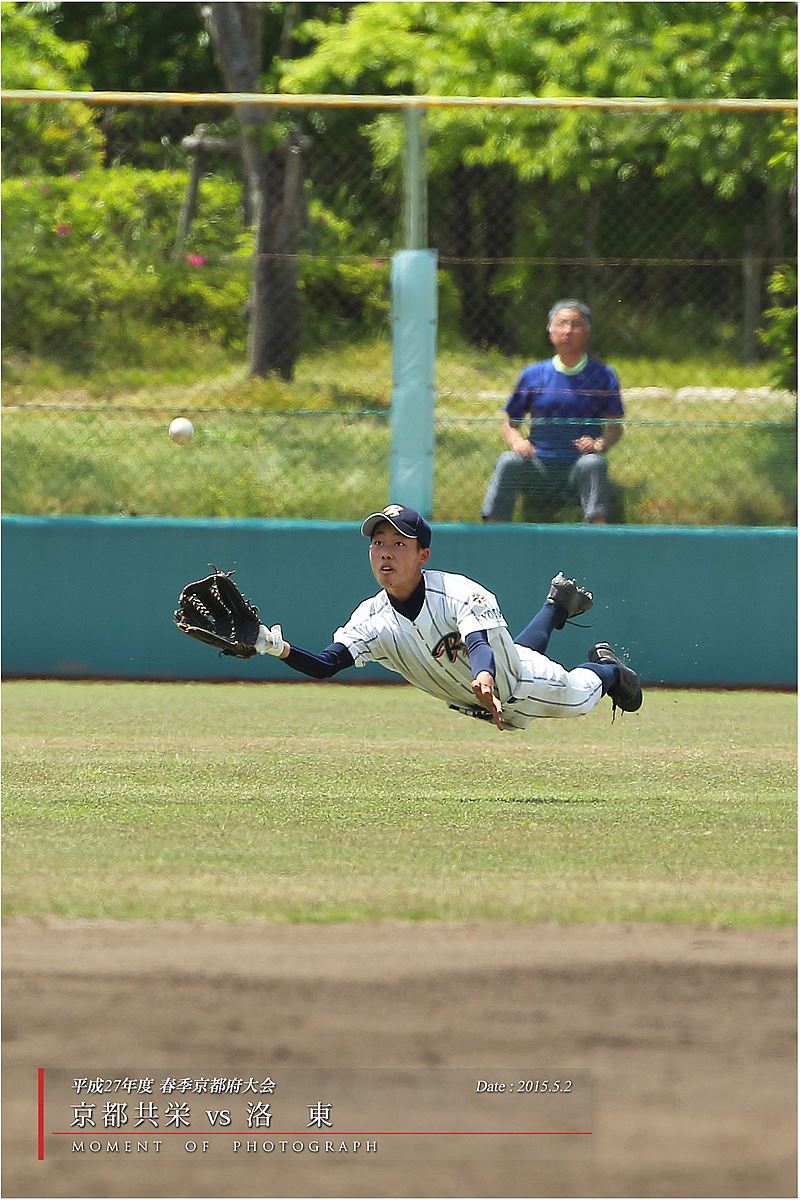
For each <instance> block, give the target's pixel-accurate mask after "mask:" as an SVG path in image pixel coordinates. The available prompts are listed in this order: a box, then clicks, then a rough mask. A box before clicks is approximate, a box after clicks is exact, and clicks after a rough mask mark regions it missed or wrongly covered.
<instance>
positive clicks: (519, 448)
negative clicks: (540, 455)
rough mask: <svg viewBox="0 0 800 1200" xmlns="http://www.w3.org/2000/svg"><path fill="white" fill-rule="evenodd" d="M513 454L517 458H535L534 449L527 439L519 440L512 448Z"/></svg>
mask: <svg viewBox="0 0 800 1200" xmlns="http://www.w3.org/2000/svg"><path fill="white" fill-rule="evenodd" d="M514 453H515V454H516V456H517V458H535V457H536V447H535V446H534V444H533V442H532V441H530V440H529V439H528V438H520V439H519V441H518V442H517V443H516V444H515V446H514Z"/></svg>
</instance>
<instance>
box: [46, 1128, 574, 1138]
mask: <svg viewBox="0 0 800 1200" xmlns="http://www.w3.org/2000/svg"><path fill="white" fill-rule="evenodd" d="M50 1132H51V1134H52V1135H53V1137H91V1138H101V1137H130V1138H134V1137H135V1138H143V1137H191V1138H197V1137H200V1138H203V1137H246V1138H259V1137H262V1138H263V1137H265V1138H267V1139H268V1140H272V1139H273V1138H278V1137H315V1138H318V1137H322V1136H325V1137H326V1138H337V1137H591V1136H592V1131H591V1129H325V1130H318V1131H317V1132H316V1133H309V1131H308V1130H307V1129H225V1130H222V1129H201V1130H199V1131H197V1130H190V1129H169V1130H167V1129H164V1130H156V1131H154V1132H151V1131H148V1130H136V1129H90V1130H86V1129H52V1130H51V1131H50Z"/></svg>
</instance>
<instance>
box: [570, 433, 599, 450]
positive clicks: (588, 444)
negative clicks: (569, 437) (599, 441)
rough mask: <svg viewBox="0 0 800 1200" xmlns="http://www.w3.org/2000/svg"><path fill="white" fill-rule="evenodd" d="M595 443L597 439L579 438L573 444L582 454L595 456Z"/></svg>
mask: <svg viewBox="0 0 800 1200" xmlns="http://www.w3.org/2000/svg"><path fill="white" fill-rule="evenodd" d="M594 443H595V439H594V438H593V437H579V438H575V441H574V442H573V443H572V444H573V446H574V447H575V449H576V450H578V451H579V452H580V453H581V454H594V453H595V445H594Z"/></svg>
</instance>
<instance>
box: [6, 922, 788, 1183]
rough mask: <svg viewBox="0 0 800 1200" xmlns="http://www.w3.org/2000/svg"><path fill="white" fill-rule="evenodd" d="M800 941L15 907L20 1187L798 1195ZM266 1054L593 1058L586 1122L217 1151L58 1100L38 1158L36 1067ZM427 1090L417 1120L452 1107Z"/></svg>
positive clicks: (228, 1061) (125, 1065)
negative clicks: (562, 1134) (100, 1144)
mask: <svg viewBox="0 0 800 1200" xmlns="http://www.w3.org/2000/svg"><path fill="white" fill-rule="evenodd" d="M795 945H796V943H795V933H794V931H793V930H761V931H748V930H719V931H716V930H705V929H693V928H685V927H674V926H673V927H663V926H654V925H626V926H608V925H606V926H598V927H589V926H582V927H568V928H567V927H565V928H560V927H555V926H539V925H537V926H512V925H484V924H458V925H437V924H397V923H380V924H360V925H340V926H275V925H266V924H265V925H255V924H249V925H244V926H235V927H224V926H210V925H188V924H180V923H177V922H176V923H169V922H168V923H164V924H161V925H150V924H146V923H144V922H131V923H120V922H110V921H108V922H66V921H57V920H50V919H48V920H46V921H33V920H27V919H15V920H9V921H7V922H6V923H5V925H4V992H3V999H4V1009H5V1022H4V1035H5V1049H4V1072H3V1092H4V1107H3V1113H4V1118H5V1120H4V1123H3V1151H4V1153H3V1195H4V1196H7V1197H11V1196H48V1197H49V1196H91V1197H99V1196H170V1197H171V1196H320V1197H322V1196H377V1197H383V1196H386V1197H390V1196H391V1197H394V1196H408V1197H411V1196H414V1197H419V1196H442V1197H445V1196H448V1197H449V1196H508V1197H511V1196H530V1197H532V1196H537V1197H538V1196H604V1197H605V1196H620V1197H622V1196H635V1195H639V1196H687V1197H688V1196H790V1195H792V1196H793V1195H795V1194H796V1183H795V1129H796V1109H795V1095H796V1078H795V978H796V966H795V964H796V957H795ZM254 1065H255V1066H257V1067H258V1068H259V1069H261V1068H263V1067H264V1066H265V1065H267V1066H268V1067H269V1069H270V1071H271V1072H272V1073H274V1074H276V1075H277V1074H278V1073H280V1072H281V1071H289V1070H290V1069H292V1068H307V1067H325V1068H330V1069H331V1071H332V1073H333V1076H332V1077H334V1078H335V1070H336V1069H337V1068H345V1067H346V1068H359V1067H365V1068H366V1067H369V1068H372V1069H383V1068H386V1069H387V1070H388V1069H390V1068H398V1067H402V1068H406V1067H419V1068H429V1069H430V1070H432V1071H435V1070H438V1069H440V1068H449V1067H469V1068H474V1069H475V1070H476V1071H479V1072H480V1073H487V1074H488V1073H489V1072H492V1071H494V1072H497V1071H498V1070H500V1069H508V1070H510V1071H513V1072H517V1071H519V1072H520V1073H522V1072H527V1071H529V1070H531V1069H534V1068H537V1067H545V1066H547V1067H556V1066H564V1067H565V1068H567V1067H568V1068H570V1069H574V1070H580V1069H584V1070H588V1071H589V1072H590V1073H591V1094H592V1109H591V1119H592V1128H591V1135H592V1136H591V1142H590V1143H589V1142H585V1143H584V1144H585V1145H586V1146H587V1151H588V1152H587V1153H586V1154H585V1155H584V1156H578V1157H571V1156H570V1154H569V1153H567V1152H566V1151H565V1152H564V1153H563V1154H562V1153H560V1151H558V1150H555V1149H554V1150H553V1152H552V1153H550V1154H544V1153H543V1154H542V1155H541V1157H540V1158H538V1159H535V1160H529V1161H523V1160H522V1159H519V1158H517V1159H515V1160H506V1161H504V1160H499V1161H488V1160H487V1161H480V1160H479V1161H471V1162H466V1161H462V1160H458V1159H455V1160H453V1161H450V1162H438V1161H432V1160H430V1159H426V1160H423V1158H422V1157H418V1158H416V1159H415V1160H412V1161H403V1160H402V1158H400V1157H391V1156H387V1157H383V1156H382V1153H379V1154H377V1155H373V1156H371V1157H365V1156H363V1155H361V1156H358V1155H355V1154H352V1153H350V1154H336V1155H329V1156H323V1155H322V1154H320V1155H317V1156H316V1157H313V1158H312V1157H311V1156H309V1155H308V1154H307V1153H306V1154H300V1155H286V1154H284V1155H283V1156H279V1155H278V1154H269V1155H265V1154H263V1153H252V1154H248V1155H245V1154H241V1155H239V1156H237V1157H235V1158H234V1157H232V1156H231V1155H230V1154H226V1153H223V1151H222V1149H221V1147H222V1145H223V1143H224V1142H225V1138H222V1137H221V1138H220V1139H219V1141H218V1142H216V1143H215V1144H214V1145H213V1146H212V1151H211V1152H209V1153H208V1154H206V1155H202V1154H200V1153H199V1152H198V1153H197V1154H194V1155H189V1154H185V1153H184V1154H183V1155H182V1156H181V1155H179V1154H178V1153H177V1152H172V1153H170V1154H165V1155H164V1156H163V1157H162V1158H160V1159H159V1158H155V1157H154V1156H153V1155H152V1154H149V1153H148V1154H136V1153H130V1154H126V1155H119V1154H108V1153H97V1154H95V1155H88V1154H86V1153H69V1152H68V1150H69V1148H68V1146H67V1143H68V1142H69V1141H70V1139H69V1138H67V1137H64V1138H62V1139H61V1140H60V1141H59V1140H58V1139H57V1138H56V1137H51V1136H50V1134H51V1132H52V1128H53V1126H52V1125H51V1122H61V1125H60V1127H61V1128H62V1129H65V1128H66V1125H65V1124H64V1122H65V1120H66V1118H65V1116H64V1115H62V1114H57V1113H55V1112H54V1111H53V1108H52V1105H51V1106H50V1108H46V1110H45V1113H46V1116H45V1138H44V1145H45V1151H46V1152H45V1158H44V1161H43V1162H39V1161H37V1091H36V1087H37V1068H40V1067H44V1068H45V1069H46V1077H48V1078H49V1077H50V1076H51V1075H54V1074H57V1073H58V1069H59V1068H63V1069H65V1070H66V1071H68V1072H70V1073H71V1074H76V1075H79V1074H82V1075H89V1076H91V1075H93V1074H97V1073H98V1072H103V1071H107V1070H113V1069H114V1068H117V1069H119V1070H126V1071H130V1070H131V1069H132V1068H133V1069H136V1070H139V1071H141V1072H142V1073H147V1072H154V1073H155V1072H173V1073H174V1072H176V1071H187V1072H188V1071H191V1070H195V1071H199V1072H206V1073H208V1072H209V1071H211V1070H219V1069H220V1067H223V1066H224V1068H225V1069H226V1071H227V1072H228V1073H230V1074H235V1073H240V1074H243V1075H245V1076H246V1075H248V1074H250V1073H251V1072H252V1070H253V1068H254ZM424 1107H425V1106H424V1104H423V1105H422V1106H421V1109H420V1108H419V1107H418V1108H417V1110H416V1111H415V1113H414V1121H415V1127H416V1128H418V1129H419V1128H425V1127H426V1126H425V1125H424V1124H423V1122H425V1121H428V1122H431V1124H429V1126H428V1127H429V1128H436V1124H435V1122H436V1113H434V1112H425V1111H424ZM67 1123H68V1122H67ZM132 1136H135V1135H132ZM56 1143H58V1144H57V1145H56ZM168 1148H169V1150H170V1151H174V1150H175V1143H171V1144H170V1146H169V1147H168ZM181 1149H183V1147H181Z"/></svg>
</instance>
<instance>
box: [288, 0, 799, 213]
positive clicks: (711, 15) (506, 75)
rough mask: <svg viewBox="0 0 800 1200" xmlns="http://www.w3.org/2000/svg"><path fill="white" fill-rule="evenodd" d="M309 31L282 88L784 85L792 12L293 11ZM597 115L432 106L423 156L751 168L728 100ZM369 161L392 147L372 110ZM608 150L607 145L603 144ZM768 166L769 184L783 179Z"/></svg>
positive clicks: (518, 168) (792, 39)
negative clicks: (315, 14) (342, 17)
mask: <svg viewBox="0 0 800 1200" xmlns="http://www.w3.org/2000/svg"><path fill="white" fill-rule="evenodd" d="M301 36H302V37H304V38H305V39H306V40H307V41H308V42H310V43H312V44H313V49H312V51H311V53H309V54H308V55H307V56H306V57H304V58H302V59H298V60H295V61H292V62H288V63H286V64H285V67H284V72H283V80H282V83H283V87H284V89H285V90H287V91H294V92H302V91H310V92H318V91H320V92H321V91H335V90H338V89H341V88H344V89H350V90H357V91H364V92H378V93H380V92H409V93H411V94H419V95H444V96H470V95H471V96H529V95H530V96H622V97H627V96H645V97H647V96H655V97H661V96H665V97H674V98H676V99H681V98H686V99H694V98H698V99H702V98H705V97H710V98H724V97H740V96H741V97H754V98H758V97H789V98H790V97H792V96H793V95H795V94H796V79H795V76H796V62H797V52H796V12H795V10H794V8H793V6H791V5H788V4H780V3H778V4H773V3H768V4H758V5H753V4H726V3H710V4H703V5H698V4H692V3H666V4H665V3H651V4H592V3H580V2H579V3H561V2H555V3H549V4H515V3H511V4H488V3H480V2H479V3H473V4H469V5H463V4H457V3H442V4H425V3H409V4H390V3H372V4H361V5H356V6H354V8H353V9H352V10H351V12H350V14H349V16H348V19H347V21H346V23H345V24H344V25H339V24H336V25H331V24H326V23H324V22H322V21H319V20H311V21H308V22H306V23H305V25H304V26H303V27H302V29H301ZM603 120H604V118H602V117H600V116H599V115H598V114H597V113H593V112H590V111H582V110H569V109H565V110H561V111H558V112H553V113H545V112H540V113H538V114H534V113H531V112H524V113H520V112H519V111H516V112H514V111H507V112H504V113H496V114H492V116H491V118H490V119H487V118H486V114H485V113H482V112H480V111H467V112H462V111H460V110H453V109H450V110H448V109H440V110H431V113H430V116H429V121H430V125H431V130H432V132H434V133H435V132H442V134H443V135H446V136H442V137H441V138H439V139H436V141H437V145H438V147H439V149H438V150H437V149H434V150H433V152H432V156H431V166H432V169H433V170H434V171H443V170H446V169H448V168H449V167H450V166H452V165H453V163H454V162H456V161H459V160H460V161H463V162H465V163H468V164H471V165H475V164H477V163H480V164H484V165H486V164H492V163H504V164H508V165H511V166H512V167H513V169H514V171H515V172H516V173H517V174H518V176H519V178H521V179H532V178H535V177H537V176H546V177H548V178H550V179H557V178H569V179H570V180H572V181H573V182H575V183H576V184H577V185H578V187H579V188H581V189H582V190H587V189H589V188H591V187H597V186H598V184H601V183H602V182H603V181H604V180H608V179H615V178H616V177H617V176H618V172H619V170H620V168H621V166H622V165H623V164H629V163H633V164H636V167H635V169H636V170H645V171H646V170H648V169H655V170H657V172H658V173H659V174H660V175H662V176H663V177H665V178H669V179H671V180H672V182H673V184H674V185H675V186H676V187H681V186H682V187H691V186H693V185H694V182H695V181H696V180H697V179H699V180H700V181H701V182H702V183H703V184H705V185H706V186H709V187H712V188H714V189H716V190H717V191H718V192H719V193H720V195H726V196H731V195H733V194H735V193H736V192H737V191H738V190H739V189H741V187H742V186H744V183H745V181H746V180H748V179H750V178H754V179H758V180H760V181H762V182H763V181H764V180H765V179H766V175H767V164H768V159H769V150H768V134H767V129H768V127H767V126H766V125H765V124H764V123H763V122H756V123H753V122H752V121H749V120H748V119H747V117H741V116H738V115H731V114H729V115H727V116H726V118H725V120H724V121H722V120H720V118H719V117H718V116H716V115H711V116H709V115H708V114H703V113H700V114H697V115H695V116H690V117H686V116H685V115H683V116H681V118H680V119H679V120H675V119H672V118H667V119H665V118H664V115H663V114H661V115H639V116H637V117H636V118H634V119H631V118H629V117H626V118H624V120H623V123H622V125H621V126H620V137H619V138H618V139H614V138H613V137H612V139H611V140H610V141H609V139H608V137H607V135H606V134H605V133H604V135H603V139H602V143H601V141H600V140H599V138H598V133H599V123H600V122H601V121H603ZM371 129H372V135H373V138H374V141H375V146H376V157H377V158H378V161H384V162H386V161H387V160H389V159H390V158H392V157H394V155H396V153H397V152H398V149H399V147H398V144H397V137H396V131H395V129H394V127H393V126H392V125H391V124H390V122H388V121H387V120H386V118H385V117H378V118H377V120H375V121H374V123H373V124H372V126H371ZM617 148H618V149H619V150H620V151H621V153H619V154H618V153H617V152H616V149H617ZM789 180H790V174H789V173H788V172H786V171H784V172H778V173H777V174H776V176H775V178H774V180H773V181H771V186H774V187H776V188H782V187H786V186H788V183H789Z"/></svg>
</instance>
